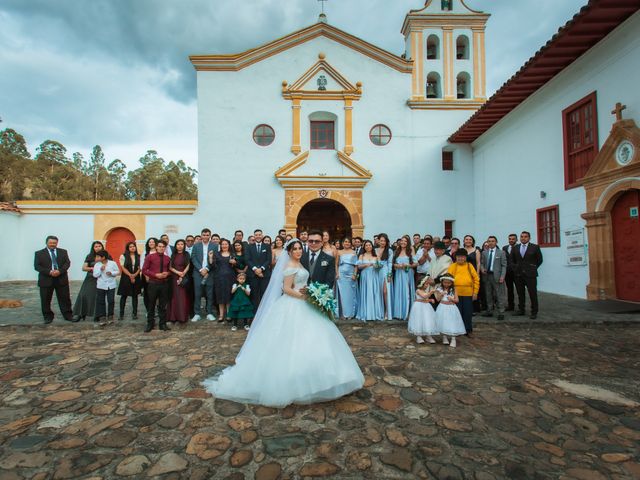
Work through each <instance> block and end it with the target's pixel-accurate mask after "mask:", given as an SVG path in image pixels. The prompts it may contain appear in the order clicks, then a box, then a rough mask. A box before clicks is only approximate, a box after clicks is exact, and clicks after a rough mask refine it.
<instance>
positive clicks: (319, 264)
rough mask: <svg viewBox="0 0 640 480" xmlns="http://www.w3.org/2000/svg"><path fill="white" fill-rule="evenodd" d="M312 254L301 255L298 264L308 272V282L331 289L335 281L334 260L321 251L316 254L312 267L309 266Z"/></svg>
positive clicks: (310, 252)
mask: <svg viewBox="0 0 640 480" xmlns="http://www.w3.org/2000/svg"><path fill="white" fill-rule="evenodd" d="M312 254H313V252H312V251H311V250H309V252H308V253H303V254H302V258H301V259H300V263H302V266H303V267H304V268H306V269H307V270H308V271H309V282H308V283H313V282H318V283H324V284H326V285H329V287H331V288H333V284H334V283H335V281H336V259H335V258H333V257H332V256H331V255H328V254H326V253H325V252H323V251H322V250H319V251H318V252H317V255H316V257H315V261H314V264H313V266H311V265H309V261H310V259H311V257H312Z"/></svg>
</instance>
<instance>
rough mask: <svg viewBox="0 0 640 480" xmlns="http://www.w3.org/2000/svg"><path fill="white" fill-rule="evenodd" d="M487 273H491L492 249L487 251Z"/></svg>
mask: <svg viewBox="0 0 640 480" xmlns="http://www.w3.org/2000/svg"><path fill="white" fill-rule="evenodd" d="M487 272H488V273H491V272H493V248H492V249H491V250H490V251H489V262H487Z"/></svg>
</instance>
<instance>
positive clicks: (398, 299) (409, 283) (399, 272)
mask: <svg viewBox="0 0 640 480" xmlns="http://www.w3.org/2000/svg"><path fill="white" fill-rule="evenodd" d="M417 265H418V263H417V261H416V260H415V259H414V258H413V252H412V251H411V246H410V242H409V237H402V238H401V239H400V242H399V243H398V248H397V249H396V251H395V254H394V255H393V269H394V271H395V274H394V279H393V318H399V319H400V320H407V318H409V311H410V310H411V305H412V303H413V299H414V297H415V296H416V288H415V283H414V273H415V271H414V269H415V268H416V266H417Z"/></svg>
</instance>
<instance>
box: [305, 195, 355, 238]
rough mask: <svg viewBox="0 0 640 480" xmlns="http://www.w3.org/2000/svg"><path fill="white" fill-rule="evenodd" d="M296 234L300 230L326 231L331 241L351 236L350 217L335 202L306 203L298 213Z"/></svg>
mask: <svg viewBox="0 0 640 480" xmlns="http://www.w3.org/2000/svg"><path fill="white" fill-rule="evenodd" d="M297 225H298V226H297V233H300V231H301V230H307V231H308V230H327V231H328V232H329V234H330V235H331V238H332V239H336V238H337V239H341V238H344V237H350V236H351V215H349V212H348V211H347V209H346V208H345V207H344V206H343V205H342V204H341V203H340V202H336V201H335V200H330V199H328V198H318V199H316V200H311V201H310V202H308V203H306V204H305V205H304V207H302V209H301V210H300V213H298V220H297Z"/></svg>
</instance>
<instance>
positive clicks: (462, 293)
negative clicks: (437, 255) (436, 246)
mask: <svg viewBox="0 0 640 480" xmlns="http://www.w3.org/2000/svg"><path fill="white" fill-rule="evenodd" d="M447 272H448V273H450V274H451V275H453V278H454V279H455V281H454V282H453V285H454V287H455V289H456V293H457V294H458V296H459V297H471V296H473V295H477V294H478V292H479V291H480V277H478V273H477V272H476V269H475V268H473V265H471V264H470V263H469V262H467V263H465V264H464V265H458V264H457V263H454V264H452V265H451V266H450V267H449V270H447Z"/></svg>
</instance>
